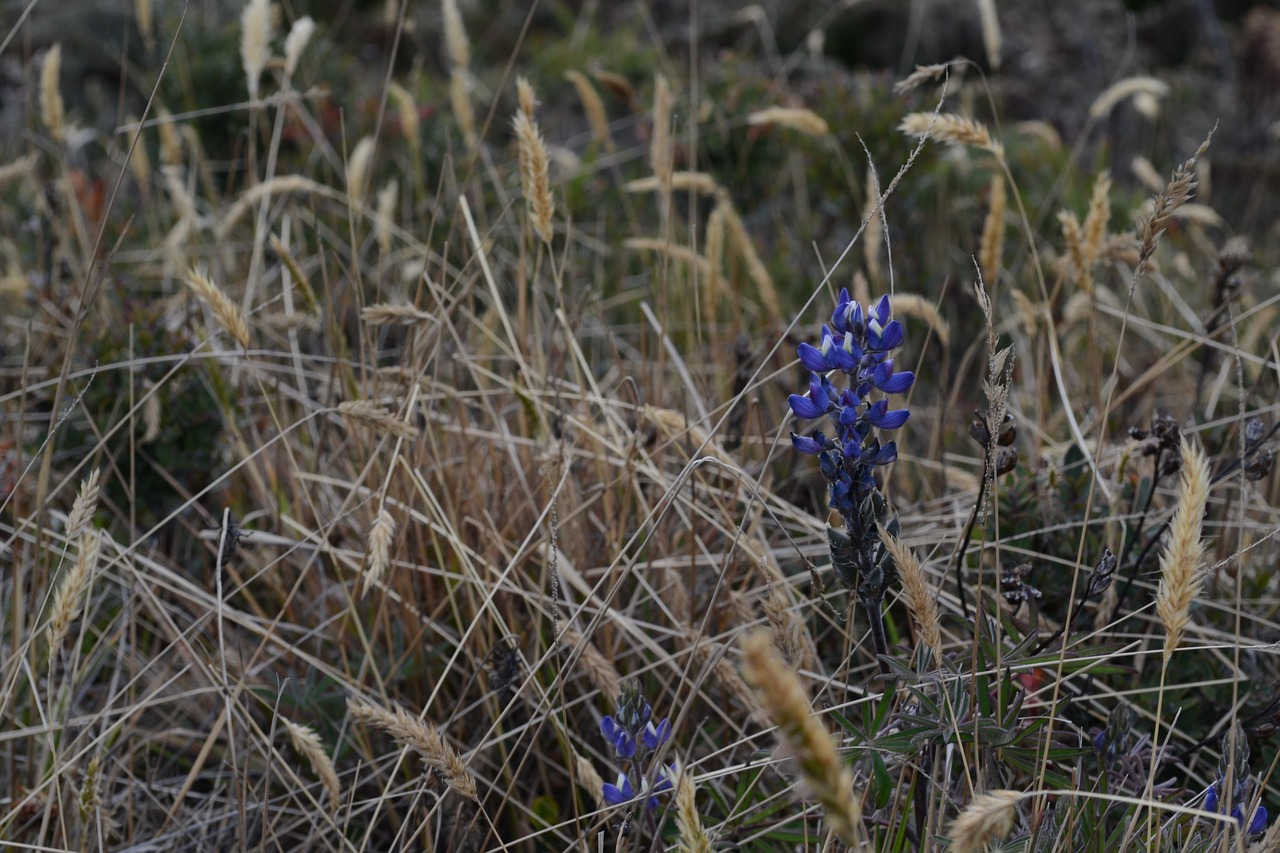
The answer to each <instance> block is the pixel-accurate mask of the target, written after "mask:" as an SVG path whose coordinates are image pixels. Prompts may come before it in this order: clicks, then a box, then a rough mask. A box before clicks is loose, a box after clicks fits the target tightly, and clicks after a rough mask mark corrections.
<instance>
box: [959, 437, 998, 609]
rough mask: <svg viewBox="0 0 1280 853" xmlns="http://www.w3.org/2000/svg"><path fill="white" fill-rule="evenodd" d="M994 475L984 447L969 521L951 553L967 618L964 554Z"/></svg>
mask: <svg viewBox="0 0 1280 853" xmlns="http://www.w3.org/2000/svg"><path fill="white" fill-rule="evenodd" d="M994 475H995V472H994V471H992V469H991V448H990V447H986V448H985V449H984V450H983V452H982V481H981V482H980V483H979V484H978V499H977V500H976V501H974V503H973V511H972V512H970V513H969V521H968V522H967V523H966V524H965V526H964V533H963V534H961V536H960V541H959V542H958V543H956V550H955V553H953V554H952V555H951V565H952V567H953V571H954V573H955V576H956V592H957V593H958V594H959V596H960V612H961V613H962V614H963V615H964V618H965V619H968V618H969V599H968V597H967V596H966V595H965V592H964V555H965V552H966V551H968V550H969V539H970V538H972V536H973V528H974V525H976V524H977V523H978V515H979V514H980V513H981V512H982V505H983V504H984V503H985V502H986V500H987V481H988V480H990V479H992V477H993V476H994Z"/></svg>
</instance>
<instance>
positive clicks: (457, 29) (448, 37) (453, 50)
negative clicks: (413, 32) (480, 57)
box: [442, 0, 471, 68]
mask: <svg viewBox="0 0 1280 853" xmlns="http://www.w3.org/2000/svg"><path fill="white" fill-rule="evenodd" d="M442 7H443V11H444V47H445V53H446V54H447V55H448V57H449V62H450V63H452V64H453V66H454V67H455V68H470V67H471V42H470V41H469V40H468V39H467V30H466V27H464V26H463V24H462V13H461V12H460V11H458V0H443V3H442Z"/></svg>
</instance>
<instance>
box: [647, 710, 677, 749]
mask: <svg viewBox="0 0 1280 853" xmlns="http://www.w3.org/2000/svg"><path fill="white" fill-rule="evenodd" d="M670 734H671V723H669V722H668V721H667V719H666V718H665V717H664V718H663V719H662V722H660V723H658V725H656V726H655V725H654V724H653V722H652V721H650V722H649V724H648V725H647V726H645V727H644V733H643V737H644V745H645V748H646V749H657V748H658V747H659V746H662V744H664V743H666V740H667V737H668V736H669V735H670Z"/></svg>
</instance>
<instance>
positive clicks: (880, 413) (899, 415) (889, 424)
mask: <svg viewBox="0 0 1280 853" xmlns="http://www.w3.org/2000/svg"><path fill="white" fill-rule="evenodd" d="M909 417H911V412H910V411H908V410H907V409H897V410H895V411H892V412H891V411H889V401H888V400H878V401H876V402H875V403H872V404H871V408H870V409H868V410H867V422H868V423H870V424H871V425H872V426H873V427H875V428H876V429H897V428H898V427H900V426H902V425H903V424H905V423H906V422H907V418H909Z"/></svg>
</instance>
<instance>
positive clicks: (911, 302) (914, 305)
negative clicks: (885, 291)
mask: <svg viewBox="0 0 1280 853" xmlns="http://www.w3.org/2000/svg"><path fill="white" fill-rule="evenodd" d="M888 305H890V310H891V311H892V313H893V316H914V318H916V319H918V320H924V323H925V325H928V327H929V328H931V329H933V334H936V336H937V338H938V342H940V343H942V346H948V345H950V343H951V325H950V324H948V323H947V321H946V319H945V318H943V316H942V314H940V313H938V307H937V306H936V305H934V304H933V302H931V301H929V300H927V298H924V297H923V296H920V295H918V293H893V295H892V296H890V297H888Z"/></svg>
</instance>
